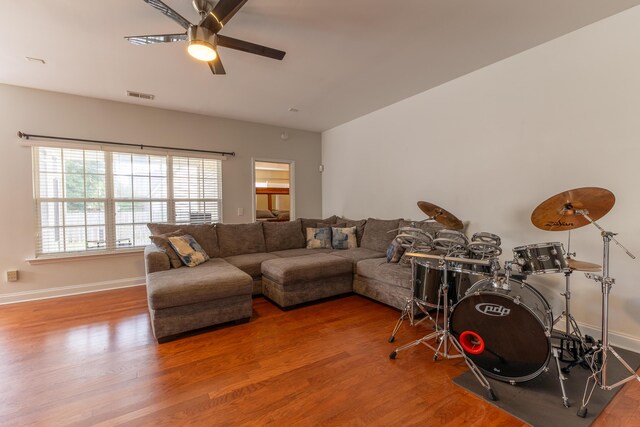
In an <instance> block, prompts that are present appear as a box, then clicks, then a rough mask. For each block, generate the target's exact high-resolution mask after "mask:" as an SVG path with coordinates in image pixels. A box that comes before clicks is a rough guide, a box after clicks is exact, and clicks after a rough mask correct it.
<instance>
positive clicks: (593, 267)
mask: <svg viewBox="0 0 640 427" xmlns="http://www.w3.org/2000/svg"><path fill="white" fill-rule="evenodd" d="M567 266H569V268H570V269H572V270H575V271H587V272H592V273H595V272H597V271H602V266H601V265H600V264H594V263H592V262H586V261H578V260H577V259H573V258H567Z"/></svg>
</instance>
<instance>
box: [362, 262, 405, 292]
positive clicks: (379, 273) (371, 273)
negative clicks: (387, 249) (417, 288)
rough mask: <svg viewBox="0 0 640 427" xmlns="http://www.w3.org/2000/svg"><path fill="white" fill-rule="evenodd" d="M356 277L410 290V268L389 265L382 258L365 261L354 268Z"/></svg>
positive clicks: (400, 265)
mask: <svg viewBox="0 0 640 427" xmlns="http://www.w3.org/2000/svg"><path fill="white" fill-rule="evenodd" d="M356 273H357V274H358V276H362V277H366V278H368V279H374V280H377V281H379V282H382V283H386V284H388V285H393V286H398V287H400V288H405V289H411V267H410V266H405V265H402V264H389V263H387V260H386V259H384V258H382V259H380V258H377V259H365V260H362V261H360V262H358V265H357V266H356Z"/></svg>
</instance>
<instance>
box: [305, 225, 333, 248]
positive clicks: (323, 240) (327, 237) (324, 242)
mask: <svg viewBox="0 0 640 427" xmlns="http://www.w3.org/2000/svg"><path fill="white" fill-rule="evenodd" d="M307 249H331V228H330V227H322V228H311V227H310V228H307Z"/></svg>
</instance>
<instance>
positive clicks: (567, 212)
mask: <svg viewBox="0 0 640 427" xmlns="http://www.w3.org/2000/svg"><path fill="white" fill-rule="evenodd" d="M615 202H616V197H615V196H614V195H613V193H612V192H611V191H609V190H606V189H604V188H599V187H582V188H575V189H573V190H568V191H564V192H562V193H560V194H556V195H555V196H553V197H550V198H548V199H547V200H545V201H544V202H542V203H540V204H539V205H538V207H537V208H535V209H534V210H533V213H532V214H531V222H532V223H533V225H535V226H536V227H538V228H540V229H542V230H547V231H566V230H573V229H575V228H580V227H582V226H585V225H587V224H589V220H588V219H587V218H585V216H584V215H581V214H579V213H576V210H586V211H587V212H588V215H589V217H590V218H591V219H592V220H593V221H597V220H599V219H600V218H602V217H603V216H605V215H606V214H607V213H608V212H609V211H610V210H611V208H613V205H614V204H615Z"/></svg>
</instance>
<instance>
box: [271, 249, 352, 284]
mask: <svg viewBox="0 0 640 427" xmlns="http://www.w3.org/2000/svg"><path fill="white" fill-rule="evenodd" d="M352 272H353V267H352V265H351V263H350V262H349V261H348V260H346V259H344V258H340V257H336V256H333V255H330V254H318V255H316V256H312V257H311V256H301V257H293V258H280V259H271V260H268V261H265V262H263V263H262V275H263V276H264V277H267V278H268V279H270V280H272V281H274V282H276V283H279V284H281V285H283V286H286V285H291V284H298V283H301V282H310V281H317V280H319V279H324V278H328V277H335V276H344V275H351V274H352Z"/></svg>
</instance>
